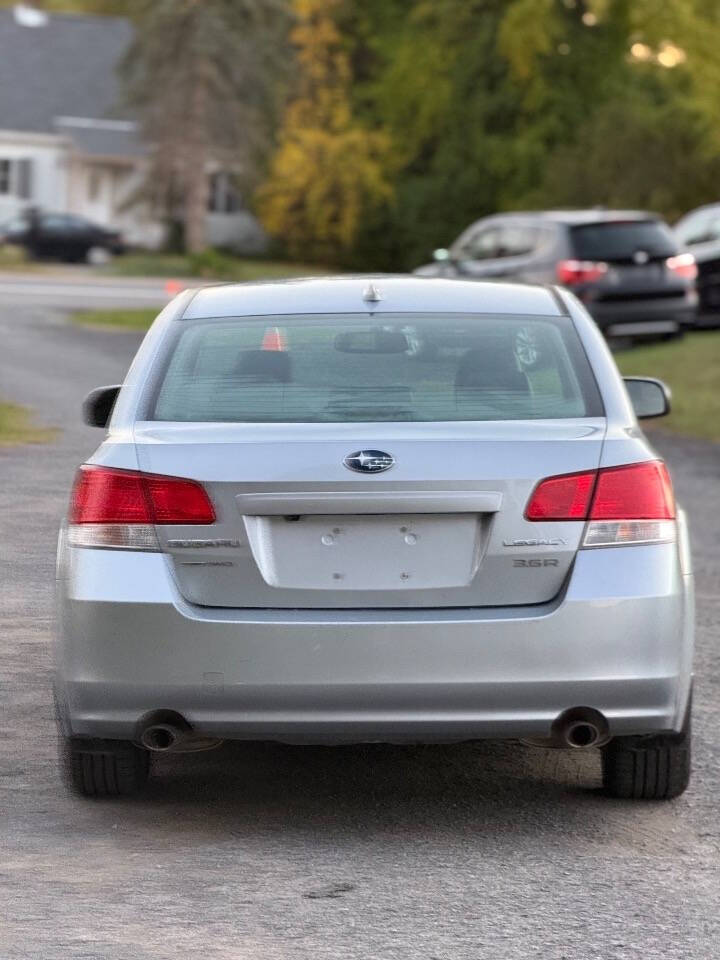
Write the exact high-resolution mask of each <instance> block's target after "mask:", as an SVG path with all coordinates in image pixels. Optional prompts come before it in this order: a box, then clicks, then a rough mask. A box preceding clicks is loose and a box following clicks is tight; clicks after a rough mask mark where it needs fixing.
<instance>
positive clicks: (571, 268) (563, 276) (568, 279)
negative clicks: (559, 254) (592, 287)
mask: <svg viewBox="0 0 720 960" xmlns="http://www.w3.org/2000/svg"><path fill="white" fill-rule="evenodd" d="M607 272H608V265H607V264H606V263H603V262H602V261H593V260H560V262H559V263H558V264H557V265H556V267H555V275H556V276H557V279H558V283H562V284H563V286H565V287H574V286H577V285H578V284H580V283H593V282H594V281H595V280H600V279H601V278H602V277H604V276H605V274H606V273H607Z"/></svg>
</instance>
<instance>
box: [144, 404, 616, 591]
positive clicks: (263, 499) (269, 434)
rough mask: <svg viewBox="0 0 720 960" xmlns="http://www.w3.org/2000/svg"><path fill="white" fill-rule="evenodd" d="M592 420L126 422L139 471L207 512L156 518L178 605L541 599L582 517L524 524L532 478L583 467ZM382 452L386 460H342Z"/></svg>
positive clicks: (567, 560)
mask: <svg viewBox="0 0 720 960" xmlns="http://www.w3.org/2000/svg"><path fill="white" fill-rule="evenodd" d="M604 432H605V421H604V419H603V418H579V419H575V420H564V421H556V420H555V421H554V420H545V421H542V420H536V421H500V422H497V421H496V422H466V421H459V422H454V423H399V424H392V423H381V424H358V423H325V424H313V425H309V424H308V425H303V429H302V433H300V432H299V431H298V429H297V426H296V425H288V424H208V423H195V424H189V423H188V424H179V423H158V422H154V423H151V422H146V423H141V424H138V425H137V426H136V443H137V451H138V460H139V465H140V467H141V469H142V470H144V471H147V472H151V473H156V474H165V475H172V476H180V477H187V478H190V479H193V480H196V481H198V482H200V483H202V484H203V485H204V487H205V488H206V489H207V491H208V493H209V495H210V497H211V499H212V501H213V503H214V506H215V510H216V514H217V521H216V523H215V524H212V525H209V526H201V527H199V526H188V527H182V526H172V527H160V528H158V536H159V539H160V543H161V546H162V549H163V550H164V551H165V552H166V554H167V555H168V557H169V559H170V562H171V565H172V571H173V575H174V577H175V580H176V583H177V586H178V589H179V590H180V592H181V594H182V595H183V596H184V598H185V599H186V600H187V601H189V602H190V603H194V604H199V605H202V606H209V607H234V608H295V609H318V608H319V609H322V608H326V609H332V608H345V609H352V608H391V607H396V608H398V607H403V608H408V607H410V608H432V607H478V606H507V605H518V604H539V603H545V602H548V601H549V600H551V599H552V598H553V597H555V596H556V595H557V593H558V592H559V591H560V590H561V589H562V586H563V583H564V581H565V579H566V577H567V575H568V573H569V571H570V569H571V566H572V562H573V559H574V557H575V554H576V551H577V549H578V546H579V543H580V538H581V536H582V531H583V528H584V523H583V522H582V521H570V522H540V523H538V522H532V523H531V522H529V521H527V520H526V519H525V518H524V510H525V506H526V504H527V501H528V499H529V497H530V495H531V493H532V490H533V489H534V487H535V486H536V485H537V483H538V482H539V481H540V480H541V479H543V478H544V477H546V476H550V475H554V474H559V473H571V472H575V471H582V470H590V469H596V468H597V466H598V464H599V461H600V452H601V447H602V442H603V437H604ZM362 451H377V452H381V453H387V454H389V455H390V456H391V457H392V458H393V459H394V464H393V465H392V467H391V469H387V470H385V471H383V472H378V473H365V472H354V471H353V470H352V469H349V468H348V466H347V465H346V463H345V461H346V458H348V457H349V456H352V455H353V454H357V453H360V452H362Z"/></svg>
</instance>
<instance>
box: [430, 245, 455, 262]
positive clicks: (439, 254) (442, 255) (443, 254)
mask: <svg viewBox="0 0 720 960" xmlns="http://www.w3.org/2000/svg"><path fill="white" fill-rule="evenodd" d="M451 259H452V257H451V256H450V251H449V250H446V249H445V247H439V248H438V249H437V250H433V260H434V261H435V262H436V263H447V262H448V261H449V260H451Z"/></svg>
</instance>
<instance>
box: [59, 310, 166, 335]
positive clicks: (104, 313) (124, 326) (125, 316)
mask: <svg viewBox="0 0 720 960" xmlns="http://www.w3.org/2000/svg"><path fill="white" fill-rule="evenodd" d="M159 313H160V308H159V307H158V309H157V310H155V309H150V310H78V311H77V312H76V313H72V314H70V322H71V323H77V324H80V326H82V327H104V328H106V329H107V328H109V329H113V330H147V328H148V327H149V326H150V324H151V323H152V322H153V320H154V319H155V317H156V316H157V315H158V314H159Z"/></svg>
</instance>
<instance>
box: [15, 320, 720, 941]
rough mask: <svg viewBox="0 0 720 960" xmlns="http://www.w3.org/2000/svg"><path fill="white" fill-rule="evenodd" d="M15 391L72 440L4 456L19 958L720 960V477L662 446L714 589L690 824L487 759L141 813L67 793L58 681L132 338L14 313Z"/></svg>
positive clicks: (326, 752)
mask: <svg viewBox="0 0 720 960" xmlns="http://www.w3.org/2000/svg"><path fill="white" fill-rule="evenodd" d="M0 337H1V338H2V339H1V341H0V342H2V349H1V350H0V392H3V393H5V394H6V395H8V396H12V397H14V398H16V399H18V400H21V401H23V402H27V403H30V404H33V405H34V406H35V407H36V408H37V410H38V415H39V416H42V418H43V419H44V420H45V421H46V422H50V423H54V424H58V425H64V426H65V429H64V432H63V433H62V434H61V436H60V437H59V439H58V441H57V443H55V444H54V445H50V446H45V447H36V448H24V449H16V450H12V451H0V471H1V475H2V484H0V501H1V503H0V556H1V558H2V564H3V580H2V583H3V590H2V593H0V604H1V607H0V613H1V614H2V621H1V623H2V636H1V637H0V643H1V644H2V645H1V647H0V704H1V708H0V711H1V712H0V716H2V727H1V728H0V810H1V811H2V816H1V817H0V847H1V851H2V852H1V855H0V958H2V960H20V958H23V960H24V958H32V960H80V958H83V960H185V958H191V957H196V956H202V957H203V958H205V960H261V958H262V960H278V958H282V960H299V958H302V960H305V958H312V960H340V958H342V960H355V958H358V960H359V958H363V960H396V958H397V960H414V958H422V960H466V958H467V960H485V958H488V960H505V958H518V960H520V958H522V960H526V958H529V957H532V958H542V960H560V958H566V960H626V958H643V960H656V958H663V960H711V958H713V960H715V958H716V957H718V956H719V955H720V919H719V918H718V908H719V907H720V869H719V864H718V853H719V850H720V816H719V815H718V812H719V804H718V797H719V796H720V774H719V772H718V759H719V758H720V698H719V696H718V694H719V693H720V686H719V674H720V656H719V655H718V645H717V637H718V626H719V625H720V546H719V545H720V483H718V480H719V479H720V462H719V461H720V458H719V457H718V448H713V447H710V446H707V445H702V444H699V443H692V442H683V441H677V440H673V441H669V440H662V442H660V443H659V446H660V447H661V449H662V451H663V452H664V453H665V454H666V455H667V457H668V458H669V460H670V462H671V465H672V466H673V468H674V472H675V478H676V482H677V487H678V489H679V492H680V495H681V497H682V498H683V499H684V500H685V502H686V503H687V505H688V506H689V507H690V511H691V514H692V520H693V524H694V533H695V557H696V563H697V572H698V600H699V637H698V641H699V651H698V657H697V670H698V673H699V677H698V683H697V689H696V707H697V714H696V737H697V748H696V769H695V779H694V783H693V786H692V789H691V791H690V792H689V793H688V794H686V795H685V797H683V798H681V799H680V800H678V801H676V802H674V803H671V804H664V805H663V804H656V805H653V804H649V803H639V804H627V803H624V802H619V801H610V800H607V799H605V798H603V797H602V796H600V795H599V793H598V790H597V787H598V783H599V780H598V773H599V764H598V758H597V756H595V755H594V754H589V755H583V757H581V758H578V757H576V756H573V757H572V758H568V757H567V755H566V754H564V753H561V752H558V751H553V752H549V751H548V752H546V751H538V750H531V749H529V748H524V747H520V746H509V745H499V744H487V745H483V746H480V747H474V748H472V747H467V746H459V747H445V748H435V747H433V748H423V749H418V748H412V749H411V748H404V749H401V748H392V747H364V748H356V749H346V748H343V749H332V748H324V749H308V748H306V749H300V748H284V747H273V748H250V749H248V748H242V747H240V746H238V745H234V746H225V747H223V748H221V750H219V751H216V752H214V753H208V754H202V755H196V756H194V757H186V758H180V757H177V758H163V759H162V761H161V762H160V763H158V764H157V768H156V770H155V776H154V779H153V781H152V783H151V786H150V788H149V789H148V791H147V793H146V794H145V795H144V796H143V797H142V798H141V799H135V800H130V801H122V802H87V801H82V800H79V799H75V798H73V797H71V796H69V795H67V794H66V793H65V792H64V791H63V790H62V789H61V787H60V785H59V784H58V781H57V779H56V773H55V762H54V731H53V724H52V719H51V706H50V692H49V689H50V688H49V677H50V669H51V650H50V635H51V623H52V579H53V552H54V539H55V530H56V525H57V522H58V519H59V516H60V514H61V512H62V509H63V506H64V503H65V498H66V492H67V487H68V484H69V483H70V479H71V476H72V472H73V469H74V466H75V464H76V463H77V462H78V461H80V460H82V458H83V457H84V456H86V455H87V454H88V453H89V452H90V450H91V449H92V448H93V446H94V445H95V443H96V442H97V440H98V436H99V434H98V432H97V431H91V430H89V429H87V428H84V427H82V426H80V425H79V423H78V420H77V409H78V403H79V400H80V398H81V396H82V395H83V393H84V391H85V390H86V389H88V388H90V387H91V386H93V385H96V384H99V383H111V382H113V381H115V380H117V379H118V377H119V376H120V374H121V373H122V371H123V369H124V368H125V366H126V364H127V363H128V361H129V358H130V357H131V355H132V353H133V350H134V349H135V346H136V343H137V340H136V338H135V337H134V336H132V335H124V334H117V333H114V334H108V333H103V332H100V331H83V330H80V329H77V328H72V327H67V326H65V325H64V324H63V322H62V318H60V317H58V316H55V315H52V314H49V313H46V312H44V311H39V310H29V309H22V310H18V309H13V310H7V309H2V308H0Z"/></svg>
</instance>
